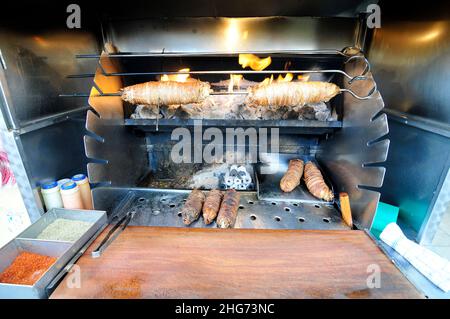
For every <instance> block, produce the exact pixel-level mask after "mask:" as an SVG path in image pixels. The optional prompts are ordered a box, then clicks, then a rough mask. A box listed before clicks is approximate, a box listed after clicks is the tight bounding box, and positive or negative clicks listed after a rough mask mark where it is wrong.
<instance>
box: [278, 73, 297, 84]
mask: <svg viewBox="0 0 450 319" xmlns="http://www.w3.org/2000/svg"><path fill="white" fill-rule="evenodd" d="M293 78H294V75H293V74H292V73H286V75H285V76H284V77H283V76H282V75H281V74H280V75H278V78H277V82H291V81H292V79H293Z"/></svg>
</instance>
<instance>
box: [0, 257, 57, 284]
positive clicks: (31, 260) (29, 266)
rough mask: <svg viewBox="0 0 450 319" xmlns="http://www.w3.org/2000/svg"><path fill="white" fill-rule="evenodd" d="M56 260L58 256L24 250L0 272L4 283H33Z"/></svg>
mask: <svg viewBox="0 0 450 319" xmlns="http://www.w3.org/2000/svg"><path fill="white" fill-rule="evenodd" d="M55 262H56V258H54V257H49V256H43V255H39V254H34V253H30V252H22V253H20V254H19V256H17V257H16V259H15V260H14V261H13V263H12V264H11V265H9V267H8V268H6V269H5V270H4V271H3V272H2V273H1V274H0V282H1V283H4V284H18V285H33V284H34V283H35V282H36V281H38V280H39V278H41V276H42V275H43V274H44V273H45V272H46V271H47V269H49V268H50V266H51V265H53V264H54V263H55Z"/></svg>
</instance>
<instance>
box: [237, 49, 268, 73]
mask: <svg viewBox="0 0 450 319" xmlns="http://www.w3.org/2000/svg"><path fill="white" fill-rule="evenodd" d="M270 63H272V58H271V57H270V56H268V57H267V58H264V59H261V58H259V57H257V56H256V55H254V54H247V53H245V54H239V64H240V65H242V68H243V69H245V68H246V67H248V66H249V67H250V68H251V69H252V70H255V71H262V70H264V69H265V68H267V67H268V66H269V65H270Z"/></svg>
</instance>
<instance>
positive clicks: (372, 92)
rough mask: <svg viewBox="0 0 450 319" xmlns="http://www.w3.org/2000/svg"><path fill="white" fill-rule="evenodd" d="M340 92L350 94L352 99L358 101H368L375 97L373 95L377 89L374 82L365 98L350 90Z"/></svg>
mask: <svg viewBox="0 0 450 319" xmlns="http://www.w3.org/2000/svg"><path fill="white" fill-rule="evenodd" d="M340 91H341V92H347V93H350V94H351V95H352V96H353V97H354V98H357V99H358V100H369V99H372V98H374V97H375V93H377V92H378V88H377V84H376V83H375V82H374V86H373V88H372V89H371V90H370V91H369V93H368V94H367V95H366V96H359V95H358V94H356V93H355V92H353V91H352V90H350V89H340Z"/></svg>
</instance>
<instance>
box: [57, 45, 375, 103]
mask: <svg viewBox="0 0 450 319" xmlns="http://www.w3.org/2000/svg"><path fill="white" fill-rule="evenodd" d="M352 51H353V53H352V54H350V53H348V52H352ZM241 53H242V54H256V55H277V54H284V55H286V54H296V55H297V54H310V55H311V54H322V55H340V56H342V57H345V58H346V60H345V61H344V62H343V63H344V65H345V64H347V63H350V62H351V61H355V60H361V61H363V63H364V68H363V71H362V72H361V74H357V75H354V76H352V75H350V74H348V73H347V72H345V71H343V70H338V69H323V70H262V71H254V70H203V71H181V72H180V71H152V72H107V71H106V70H105V69H104V67H103V65H102V64H101V63H100V60H99V63H98V67H99V70H100V72H101V74H102V75H103V76H106V77H109V76H121V77H123V76H148V75H154V76H158V75H186V74H189V75H207V74H213V75H232V74H244V75H245V74H287V73H292V74H317V73H333V74H340V75H342V76H344V77H345V78H346V79H347V80H348V84H352V83H353V82H355V81H363V80H369V78H368V77H367V74H369V72H370V70H371V66H370V63H369V61H368V60H367V58H366V57H365V56H364V54H363V53H362V51H361V50H360V49H359V48H355V47H346V48H344V49H342V50H340V51H339V50H287V51H258V52H248V51H241V52H232V53H228V54H223V53H214V52H192V53H191V52H164V49H163V50H162V51H161V52H146V53H136V52H134V53H108V52H105V53H104V57H107V58H137V57H181V56H189V57H192V56H223V55H238V54H241ZM101 57H102V55H100V54H80V55H76V58H77V59H100V58H101ZM94 77H95V73H84V74H72V75H68V76H67V78H73V79H77V78H94ZM94 87H95V88H96V89H97V91H98V92H99V93H100V94H98V95H94V96H93V97H110V96H121V95H122V93H121V92H110V93H105V92H103V91H102V90H101V89H100V88H99V87H98V86H97V85H96V84H95V82H94ZM340 92H341V93H349V94H351V95H352V96H353V97H354V98H356V99H358V100H367V99H371V98H373V97H374V96H375V94H376V93H377V92H378V88H377V85H376V83H375V82H374V81H373V87H372V88H371V90H370V91H369V92H368V93H367V94H366V95H363V96H360V95H358V94H356V93H355V92H353V91H352V90H351V89H342V88H341V89H340ZM210 94H211V95H246V94H247V92H245V91H235V92H212V93H210ZM59 96H60V97H90V96H91V95H90V94H87V93H71V94H60V95H59Z"/></svg>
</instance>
